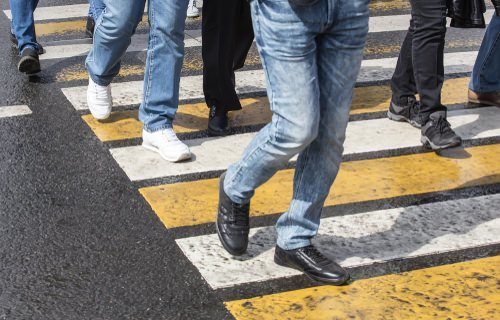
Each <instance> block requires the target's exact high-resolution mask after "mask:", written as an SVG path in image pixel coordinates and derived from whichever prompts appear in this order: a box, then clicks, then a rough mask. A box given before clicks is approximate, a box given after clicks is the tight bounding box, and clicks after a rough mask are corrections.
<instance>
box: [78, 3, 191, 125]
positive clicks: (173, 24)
mask: <svg viewBox="0 0 500 320" xmlns="http://www.w3.org/2000/svg"><path fill="white" fill-rule="evenodd" d="M104 3H105V5H106V10H104V12H103V14H102V15H101V16H100V17H99V18H98V19H97V21H96V27H95V31H94V43H93V45H92V49H91V50H90V52H89V55H88V56H87V61H86V65H87V70H88V72H89V75H90V77H91V78H92V80H93V81H94V82H95V83H97V84H99V85H101V86H107V85H109V84H110V83H111V82H112V80H113V78H114V77H115V76H116V75H117V74H118V72H119V71H120V62H121V59H122V57H123V55H124V54H125V52H126V50H127V48H128V46H129V45H130V41H131V38H132V35H133V34H134V33H135V29H136V27H137V25H138V23H139V21H140V20H141V18H142V15H143V12H144V3H145V2H144V0H121V1H114V0H111V1H104ZM187 5H188V0H175V1H173V0H168V1H164V0H150V1H148V15H149V24H150V32H149V46H148V54H147V62H146V71H145V73H144V98H143V102H142V104H141V107H140V109H139V118H140V119H141V121H142V122H143V123H144V129H145V130H146V131H148V132H153V131H157V130H161V129H165V128H171V127H172V122H173V120H174V117H175V114H176V112H177V107H178V104H179V82H180V74H181V67H182V60H183V57H184V27H185V20H186V10H187Z"/></svg>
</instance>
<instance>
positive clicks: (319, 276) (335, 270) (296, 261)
mask: <svg viewBox="0 0 500 320" xmlns="http://www.w3.org/2000/svg"><path fill="white" fill-rule="evenodd" d="M274 262H275V263H276V264H278V265H280V266H283V267H288V268H293V269H297V270H299V271H302V272H304V274H305V275H306V276H308V277H309V278H311V279H313V280H315V281H320V282H325V283H329V284H333V285H337V286H340V285H343V284H345V283H346V282H347V281H348V280H349V279H350V275H349V272H347V270H345V269H344V268H342V267H341V266H339V265H338V264H337V263H335V262H334V261H331V260H330V259H328V258H327V257H325V256H323V255H322V254H321V252H319V251H318V249H316V248H315V247H314V246H312V245H310V246H307V247H303V248H299V249H295V250H283V249H281V248H280V247H279V246H276V249H275V251H274Z"/></svg>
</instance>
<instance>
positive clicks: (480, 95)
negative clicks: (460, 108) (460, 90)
mask: <svg viewBox="0 0 500 320" xmlns="http://www.w3.org/2000/svg"><path fill="white" fill-rule="evenodd" d="M469 102H470V103H476V104H483V105H487V106H497V107H500V91H493V92H475V91H472V90H471V89H469Z"/></svg>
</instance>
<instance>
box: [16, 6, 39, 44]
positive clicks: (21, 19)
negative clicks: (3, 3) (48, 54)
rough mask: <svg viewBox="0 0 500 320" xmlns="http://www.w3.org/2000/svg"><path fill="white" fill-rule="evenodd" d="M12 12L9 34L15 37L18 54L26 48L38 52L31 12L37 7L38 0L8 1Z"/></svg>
mask: <svg viewBox="0 0 500 320" xmlns="http://www.w3.org/2000/svg"><path fill="white" fill-rule="evenodd" d="M9 2H10V10H11V12H12V25H11V32H12V33H13V34H14V35H15V36H16V39H17V43H18V48H19V53H21V52H22V51H23V50H24V49H25V48H26V47H31V48H33V49H35V50H38V47H39V44H38V42H37V41H36V33H35V20H34V18H33V11H35V9H36V6H37V5H38V0H22V1H21V0H10V1H9Z"/></svg>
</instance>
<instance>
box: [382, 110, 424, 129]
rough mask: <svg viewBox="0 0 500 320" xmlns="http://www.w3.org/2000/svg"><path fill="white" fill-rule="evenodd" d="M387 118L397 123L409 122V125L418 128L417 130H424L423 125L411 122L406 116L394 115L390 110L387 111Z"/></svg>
mask: <svg viewBox="0 0 500 320" xmlns="http://www.w3.org/2000/svg"><path fill="white" fill-rule="evenodd" d="M387 117H388V118H389V119H391V120H392V121H397V122H408V123H409V124H411V125H412V126H413V127H415V128H417V129H421V128H422V125H420V124H419V123H417V122H415V121H413V120H410V119H408V118H406V117H404V116H399V115H397V114H394V113H392V112H391V111H390V110H388V111H387Z"/></svg>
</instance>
